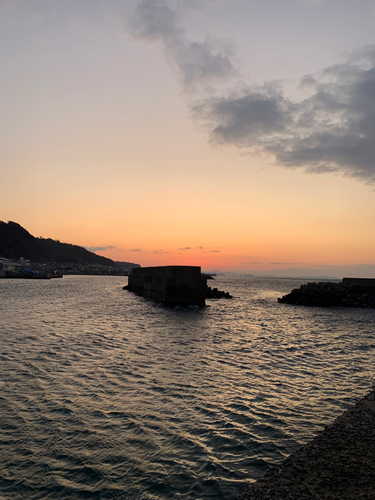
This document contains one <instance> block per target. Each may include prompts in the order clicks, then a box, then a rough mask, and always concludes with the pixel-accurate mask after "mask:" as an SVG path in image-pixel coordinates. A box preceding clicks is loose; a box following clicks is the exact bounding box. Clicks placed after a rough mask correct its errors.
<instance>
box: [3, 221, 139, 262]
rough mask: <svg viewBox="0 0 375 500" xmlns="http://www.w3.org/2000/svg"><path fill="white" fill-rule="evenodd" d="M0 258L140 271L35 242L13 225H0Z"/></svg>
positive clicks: (74, 249)
mask: <svg viewBox="0 0 375 500" xmlns="http://www.w3.org/2000/svg"><path fill="white" fill-rule="evenodd" d="M0 257H5V258H7V259H12V260H18V259H20V258H21V257H23V258H24V259H27V260H30V261H32V262H38V263H44V262H57V263H60V264H65V263H73V264H82V265H84V264H97V265H101V266H112V267H115V268H120V269H121V268H130V269H131V268H132V267H140V266H139V264H133V263H130V262H114V261H113V260H111V259H108V258H107V257H102V256H101V255H96V254H95V253H93V252H90V251H89V250H86V249H85V248H83V247H80V246H78V245H72V244H70V243H61V242H60V241H58V240H53V239H51V238H35V236H33V235H31V234H30V233H29V232H28V231H27V230H26V229H24V228H23V227H22V226H21V225H20V224H17V223H16V222H8V223H6V222H2V221H0Z"/></svg>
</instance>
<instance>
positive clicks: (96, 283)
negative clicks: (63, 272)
mask: <svg viewBox="0 0 375 500" xmlns="http://www.w3.org/2000/svg"><path fill="white" fill-rule="evenodd" d="M305 282H306V280H294V279H271V278H268V279H261V278H251V277H236V278H228V277H217V279H216V281H215V282H214V286H217V287H218V288H219V289H224V290H225V291H229V292H230V293H231V294H232V295H234V299H233V300H208V301H207V304H208V307H206V308H204V309H173V310H172V309H168V308H166V307H163V306H162V305H158V304H155V303H153V302H151V301H148V300H145V299H142V298H140V297H137V296H135V295H134V294H132V293H129V292H126V291H124V290H122V287H123V286H124V285H125V284H126V283H127V279H126V278H121V277H91V276H80V277H78V276H77V277H76V276H66V277H64V278H63V279H56V280H49V281H43V280H41V281H32V280H30V281H29V280H27V281H23V280H0V499H2V500H4V499H12V500H18V499H28V500H30V499H41V498H43V499H46V498H47V499H53V500H55V499H57V500H58V499H81V498H84V499H135V500H143V499H144V500H146V499H150V500H151V499H154V500H166V499H174V500H175V499H189V500H190V499H216V500H217V499H227V500H230V499H231V498H232V497H233V496H234V495H235V494H237V493H238V491H239V490H240V489H241V488H243V487H245V486H246V484H248V482H250V481H254V480H255V479H256V478H258V477H260V476H262V475H263V474H264V472H265V471H266V470H267V468H268V467H270V466H275V465H278V464H279V463H280V462H281V461H282V460H283V459H284V458H285V457H286V456H288V455H289V454H290V453H292V452H293V451H294V450H295V449H296V448H298V446H299V445H300V444H302V443H305V442H306V441H308V440H310V439H311V438H312V437H313V436H314V435H315V434H316V433H317V432H318V431H319V430H320V429H322V427H323V426H324V425H326V424H327V423H330V422H331V421H333V420H334V418H335V417H336V416H338V415H339V414H340V413H342V411H343V410H344V409H346V408H347V407H348V406H349V405H350V404H352V403H353V402H354V401H356V400H357V399H358V398H359V397H361V396H363V395H364V394H365V393H367V392H368V391H369V389H370V388H371V387H372V386H373V383H374V371H375V369H374V352H375V311H374V310H360V309H353V310H350V309H322V308H307V307H298V306H292V305H285V304H278V303H277V297H280V296H281V295H283V294H285V293H288V292H289V291H290V290H291V289H292V288H295V287H297V286H299V285H300V284H301V283H305ZM210 285H212V283H210Z"/></svg>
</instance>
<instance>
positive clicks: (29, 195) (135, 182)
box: [0, 0, 375, 278]
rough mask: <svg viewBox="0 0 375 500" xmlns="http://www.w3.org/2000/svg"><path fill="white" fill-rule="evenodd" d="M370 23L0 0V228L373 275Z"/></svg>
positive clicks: (343, 13)
mask: <svg viewBox="0 0 375 500" xmlns="http://www.w3.org/2000/svg"><path fill="white" fill-rule="evenodd" d="M374 33H375V10H374V7H373V2H372V1H365V0H357V1H348V0H340V1H339V0H331V1H328V0H326V1H325V0H321V1H319V0H315V1H313V0H311V1H308V0H285V1H281V2H280V0H264V1H262V2H260V1H252V0H246V1H245V0H227V1H225V0H222V1H219V0H218V1H209V0H207V1H204V0H203V1H201V2H195V1H192V0H186V1H183V0H180V1H177V0H175V1H174V0H153V1H151V0H139V1H137V0H134V1H133V0H129V1H119V0H113V1H112V0H108V1H107V2H102V1H100V0H90V1H88V0H85V1H84V0H75V1H74V2H73V1H70V0H67V1H61V0H48V1H47V0H27V1H26V0H14V1H13V0H5V1H4V0H3V1H1V2H0V47H1V48H0V58H1V65H0V71H1V78H0V102H1V110H2V112H1V116H0V128H1V134H0V143H1V144H0V151H1V186H2V190H1V191H2V192H1V196H0V214H1V217H0V219H1V220H3V221H9V220H12V221H15V222H18V223H19V224H21V225H22V226H23V227H25V228H26V229H27V230H28V231H29V232H30V233H31V234H33V235H34V236H43V237H50V238H54V239H58V240H60V241H62V242H69V243H73V244H77V245H81V246H84V247H86V248H88V249H90V250H92V251H95V252H96V253H98V254H100V255H104V256H106V257H110V258H111V259H114V260H120V261H128V262H135V263H139V264H141V265H142V266H147V265H164V264H186V265H200V266H202V268H203V269H204V270H207V271H209V270H219V271H220V270H221V271H234V272H237V273H252V274H255V275H256V274H274V275H280V276H298V275H305V276H306V275H311V276H322V275H330V276H336V277H339V278H340V277H343V276H348V275H349V276H350V275H352V276H354V275H356V276H367V277H375V235H374V234H375V232H374V227H375V192H374V180H375V45H374Z"/></svg>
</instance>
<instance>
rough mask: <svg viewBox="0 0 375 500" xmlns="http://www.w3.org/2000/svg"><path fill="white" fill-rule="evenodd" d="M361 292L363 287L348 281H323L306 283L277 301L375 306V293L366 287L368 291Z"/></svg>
mask: <svg viewBox="0 0 375 500" xmlns="http://www.w3.org/2000/svg"><path fill="white" fill-rule="evenodd" d="M359 291H360V292H363V291H364V290H363V287H362V288H360V287H358V286H357V285H355V284H353V283H350V282H337V283H336V282H331V281H324V282H319V283H307V284H306V285H301V286H300V287H299V288H295V289H294V290H292V291H291V292H290V293H288V294H287V295H284V296H283V297H281V298H278V299H277V301H278V302H281V303H284V304H295V305H302V306H317V307H362V308H366V309H374V308H375V293H374V291H373V290H372V288H371V289H370V287H368V293H358V292H359Z"/></svg>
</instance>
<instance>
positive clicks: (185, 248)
mask: <svg viewBox="0 0 375 500" xmlns="http://www.w3.org/2000/svg"><path fill="white" fill-rule="evenodd" d="M179 250H191V247H184V248H179Z"/></svg>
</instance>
